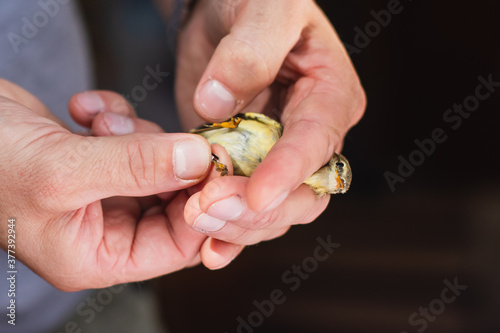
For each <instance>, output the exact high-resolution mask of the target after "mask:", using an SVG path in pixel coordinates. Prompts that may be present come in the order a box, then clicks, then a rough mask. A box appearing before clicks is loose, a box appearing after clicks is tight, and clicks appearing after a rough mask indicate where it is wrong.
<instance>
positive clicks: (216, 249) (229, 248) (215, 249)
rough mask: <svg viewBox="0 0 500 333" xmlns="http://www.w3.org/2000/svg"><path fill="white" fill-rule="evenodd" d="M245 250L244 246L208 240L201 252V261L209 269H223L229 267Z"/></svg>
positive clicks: (212, 239)
mask: <svg viewBox="0 0 500 333" xmlns="http://www.w3.org/2000/svg"><path fill="white" fill-rule="evenodd" d="M244 248H245V246H243V245H239V244H233V243H227V242H224V241H221V240H218V239H214V238H208V239H207V240H205V242H204V243H203V245H202V247H201V250H200V255H201V261H202V262H203V265H205V267H206V268H208V269H212V270H215V269H221V268H224V267H226V266H227V265H229V264H230V263H231V261H233V260H234V258H236V257H237V256H238V255H239V254H240V253H241V251H243V249H244Z"/></svg>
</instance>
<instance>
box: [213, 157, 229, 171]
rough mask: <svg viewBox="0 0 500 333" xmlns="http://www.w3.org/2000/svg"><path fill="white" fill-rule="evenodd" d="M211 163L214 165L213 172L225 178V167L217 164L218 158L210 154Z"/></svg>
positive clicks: (219, 163)
mask: <svg viewBox="0 0 500 333" xmlns="http://www.w3.org/2000/svg"><path fill="white" fill-rule="evenodd" d="M212 162H214V164H215V170H216V171H219V172H220V176H221V177H222V176H227V173H228V171H227V166H226V165H225V164H223V163H221V162H219V156H217V155H215V154H214V153H212Z"/></svg>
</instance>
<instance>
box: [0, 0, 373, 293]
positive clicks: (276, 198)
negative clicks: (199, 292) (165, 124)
mask: <svg viewBox="0 0 500 333" xmlns="http://www.w3.org/2000/svg"><path fill="white" fill-rule="evenodd" d="M178 52H179V54H178V68H177V76H176V77H177V82H176V94H177V102H178V105H179V108H180V115H181V118H182V122H183V124H184V126H185V127H186V129H190V128H194V127H196V126H197V125H198V124H200V123H202V122H204V121H222V120H225V119H228V118H229V117H231V116H233V115H234V114H236V113H238V112H240V111H242V110H243V109H244V108H245V112H262V111H267V110H273V108H272V107H275V110H282V113H281V112H276V113H275V114H273V115H274V116H276V117H279V118H280V120H281V122H282V123H283V124H284V126H285V132H284V134H283V137H282V138H281V139H280V140H279V142H278V143H277V144H276V145H275V146H274V147H273V149H272V150H271V151H270V153H269V154H268V156H267V157H266V159H265V160H264V161H263V162H262V163H261V164H260V165H259V167H258V168H257V169H256V170H255V172H254V174H253V175H252V177H251V178H244V177H222V178H221V177H218V173H217V174H214V173H213V171H211V170H212V169H210V166H211V165H212V164H211V162H210V147H209V146H208V143H207V142H206V141H205V140H204V139H203V138H201V137H199V136H194V135H189V134H164V133H159V131H160V130H159V128H158V126H156V125H154V124H151V123H148V122H146V121H144V120H140V119H137V118H136V117H135V114H134V113H133V110H132V109H131V108H130V107H129V106H128V105H127V104H126V102H124V101H123V99H122V98H121V97H120V96H118V95H116V94H114V93H110V92H93V93H92V92H91V93H87V94H94V95H93V96H94V98H95V96H98V99H100V101H101V102H102V103H99V104H98V105H99V107H97V108H96V105H95V104H94V105H92V103H90V104H89V103H87V104H86V103H83V102H82V101H83V100H84V99H81V98H79V97H78V95H77V96H75V97H74V98H73V99H72V100H71V101H70V104H69V110H70V113H71V114H72V115H73V117H74V118H75V119H76V120H77V122H79V123H80V124H82V125H84V126H87V127H90V128H92V130H93V132H94V134H95V137H84V136H81V135H76V134H72V133H70V132H69V131H67V130H66V129H65V128H64V125H62V124H61V123H60V122H59V121H58V120H57V118H55V117H54V116H53V115H51V113H50V111H49V110H48V109H47V108H46V107H45V106H44V105H42V103H40V102H39V101H38V100H37V99H36V98H35V97H34V96H32V95H30V94H29V93H28V92H26V91H24V90H23V89H21V88H19V87H17V86H15V85H12V84H10V83H8V82H5V81H2V80H0V119H1V120H2V126H1V127H0V137H1V138H2V154H3V155H2V160H1V161H0V171H1V172H0V181H1V184H2V187H1V188H0V198H1V200H0V219H1V221H7V219H8V218H10V217H15V218H16V219H17V224H16V234H17V235H22V237H19V239H18V240H17V241H16V257H17V258H18V259H19V260H22V261H23V262H24V263H25V264H26V265H27V266H28V267H30V268H31V269H33V270H34V271H35V272H36V273H37V274H39V275H40V276H41V277H42V278H44V279H46V280H47V281H48V282H49V283H51V284H53V285H54V286H56V287H57V288H59V289H62V290H79V289H85V288H99V287H105V286H109V285H113V284H116V283H122V282H129V281H139V280H144V279H148V278H152V277H155V276H159V275H163V274H167V273H169V272H173V271H176V270H179V269H182V268H184V267H187V266H190V265H194V264H197V263H199V262H200V261H202V262H203V263H204V264H205V266H207V267H209V268H212V269H215V268H220V267H223V266H225V265H227V264H228V263H229V262H230V261H231V260H232V259H233V258H234V257H235V256H236V255H237V254H238V253H239V252H240V251H241V249H242V248H243V245H246V244H254V243H258V242H260V241H263V240H268V239H272V238H275V237H278V236H280V235H282V234H283V233H284V232H286V230H288V228H289V227H290V225H292V224H297V223H308V222H311V221H312V220H314V219H315V218H316V217H317V216H318V215H319V214H320V213H321V212H322V211H323V210H324V209H325V208H326V205H327V204H328V197H326V198H318V197H317V196H315V195H314V194H313V193H312V191H311V190H310V189H309V188H308V187H307V186H306V185H300V184H301V183H302V182H303V181H304V179H306V178H307V177H308V176H309V175H311V174H312V173H313V172H314V171H315V170H317V169H318V168H319V167H320V166H322V165H324V164H325V163H326V162H327V161H328V159H329V158H330V157H331V156H332V154H333V152H334V151H337V152H338V151H339V150H340V148H341V146H342V141H343V138H344V136H345V134H346V133H347V131H348V130H349V128H350V127H352V126H353V125H354V124H355V123H356V122H357V121H358V120H359V119H360V118H361V116H362V114H363V110H364V108H365V97H364V93H363V89H362V88H361V85H360V83H359V80H358V78H357V76H356V73H355V71H354V69H353V67H352V64H351V62H350V60H349V58H348V56H347V53H346V51H345V50H344V48H343V46H342V44H341V42H340V41H339V39H338V37H337V35H336V33H335V31H334V30H333V28H332V26H331V24H330V23H329V22H328V20H327V19H326V17H325V16H324V15H323V13H322V12H321V11H320V10H319V9H318V7H317V6H316V5H315V3H314V2H313V1H307V0H300V1H299V0H275V1H263V0H247V1H244V0H240V1H236V0H235V1H220V0H217V1H216V0H213V1H209V0H200V1H199V2H198V4H197V5H196V6H195V8H194V11H193V13H191V15H190V16H189V18H188V20H187V21H186V25H185V29H183V31H182V32H181V34H180V36H179V49H178ZM210 80H216V81H217V82H218V85H219V86H223V87H225V89H226V90H227V94H226V95H225V97H226V100H225V101H223V102H222V104H221V101H220V99H219V100H218V99H216V98H214V97H213V96H214V94H207V93H204V90H203V87H204V86H205V85H206V84H207V83H208V82H212V83H213V82H214V81H210ZM228 95H229V96H231V98H232V99H234V103H232V102H231V98H230V99H229V102H228V99H227V96H228ZM87 97H88V96H87ZM94 100H95V99H94ZM270 106H272V107H270ZM184 140H195V141H197V142H199V143H200V144H202V145H204V146H205V148H206V156H205V157H206V158H205V157H203V158H202V160H201V161H200V162H199V163H198V164H199V165H195V164H194V163H189V166H190V167H191V168H190V170H188V173H190V177H188V178H189V179H184V180H182V179H179V178H178V177H176V176H175V175H174V174H173V168H174V166H175V164H176V162H175V161H174V158H173V157H172V156H173V154H172V151H173V147H174V144H175V143H176V142H179V141H184ZM212 150H213V151H214V152H215V153H216V154H217V155H218V156H219V157H220V158H221V162H223V163H225V164H226V165H229V159H228V156H227V155H226V154H225V152H224V150H223V149H221V147H217V146H215V147H212ZM40 152H43V154H40ZM82 154H83V156H84V158H82ZM198 155H203V156H204V155H205V153H203V154H198ZM297 156H300V158H296V157H297ZM291 161H292V162H291ZM283 170H287V172H283ZM203 179H205V181H203V183H201V184H199V185H197V186H193V185H195V184H198V183H200V182H201V181H202V180H203ZM186 188H189V189H187V190H185V189H186ZM158 193H161V194H159V195H155V194H158ZM228 200H229V201H228ZM228 202H229V203H230V205H229V208H226V209H221V207H223V204H227V203H228ZM226 206H227V205H226ZM234 207H239V209H238V211H236V210H235V208H234ZM235 213H238V215H237V216H236V215H235ZM201 216H204V217H207V216H208V217H210V218H211V219H214V218H215V219H216V220H218V221H221V222H224V221H226V223H225V224H224V226H223V227H222V228H221V229H220V230H215V231H209V232H208V231H206V230H205V231H204V232H203V231H200V228H196V221H200V217H201ZM6 234H7V223H1V224H0V246H1V247H2V248H3V249H6V248H7V243H6V240H7V237H6Z"/></svg>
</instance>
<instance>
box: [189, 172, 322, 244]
mask: <svg viewBox="0 0 500 333" xmlns="http://www.w3.org/2000/svg"><path fill="white" fill-rule="evenodd" d="M247 183H248V178H246V177H227V178H226V177H224V178H221V179H216V180H214V181H212V182H210V183H209V184H208V185H207V186H206V187H205V188H204V189H203V190H202V191H201V192H200V193H197V194H195V195H193V196H192V197H191V198H190V199H189V200H188V203H187V204H186V208H185V210H184V216H185V219H186V222H187V223H188V224H190V225H192V227H193V228H194V229H196V230H199V231H200V232H203V233H206V234H207V235H210V236H211V237H214V238H217V239H221V240H224V241H227V242H232V243H238V244H252V243H254V242H259V241H261V240H263V239H265V238H268V237H270V236H269V235H274V234H275V233H276V231H277V230H283V229H286V228H288V227H289V226H290V225H292V224H304V223H309V222H311V221H313V220H315V219H316V218H317V217H318V216H319V214H321V212H323V211H324V209H325V208H326V206H327V205H328V202H329V196H324V197H318V196H317V195H315V194H313V193H312V191H311V190H310V189H309V188H308V187H307V186H306V185H304V186H301V187H299V189H297V190H296V191H294V192H293V193H292V194H291V195H290V196H289V197H288V198H287V200H286V201H285V202H283V204H282V205H280V206H279V207H277V208H275V209H274V210H273V211H270V212H265V213H259V214H258V213H255V212H253V211H251V210H250V209H248V207H247V206H246V204H245V202H246V200H245V192H246V185H247Z"/></svg>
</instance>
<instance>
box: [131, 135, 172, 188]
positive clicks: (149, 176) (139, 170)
mask: <svg viewBox="0 0 500 333" xmlns="http://www.w3.org/2000/svg"><path fill="white" fill-rule="evenodd" d="M126 150H127V154H126V156H127V158H126V160H125V165H124V169H125V173H126V174H128V175H129V176H130V179H131V180H130V182H131V184H132V186H134V187H136V188H138V189H144V188H147V187H150V186H156V184H157V179H158V177H157V176H158V175H159V174H164V175H166V174H167V170H162V169H163V168H162V167H161V166H162V165H164V164H165V163H159V164H158V166H157V163H155V162H156V151H155V147H154V145H153V144H152V143H151V142H149V141H147V140H144V141H133V142H129V143H128V144H127V145H126Z"/></svg>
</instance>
